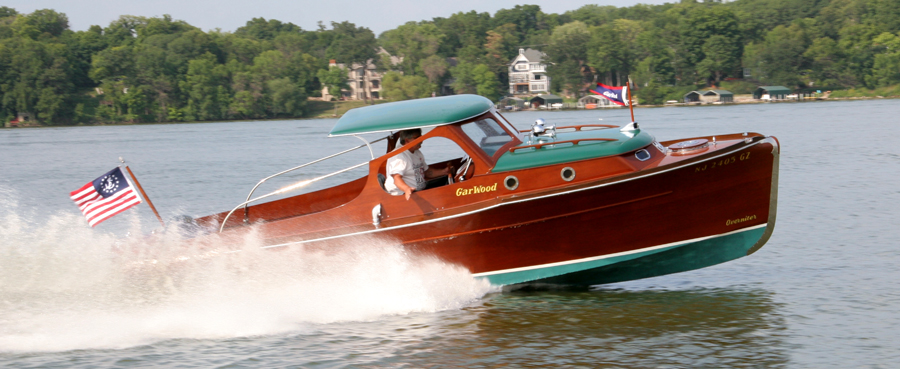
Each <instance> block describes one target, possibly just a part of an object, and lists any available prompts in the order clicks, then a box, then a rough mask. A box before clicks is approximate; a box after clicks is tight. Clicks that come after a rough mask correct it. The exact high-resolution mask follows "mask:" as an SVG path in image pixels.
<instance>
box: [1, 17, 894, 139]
mask: <svg viewBox="0 0 900 369" xmlns="http://www.w3.org/2000/svg"><path fill="white" fill-rule="evenodd" d="M898 32H900V0H737V1H732V2H727V3H721V2H718V1H707V2H697V1H692V0H683V1H681V2H679V3H669V4H663V5H642V4H641V5H635V6H632V7H615V6H597V5H586V6H583V7H581V8H579V9H576V10H572V11H568V12H565V13H562V14H551V13H544V12H543V11H541V8H540V7H539V6H537V5H518V6H515V7H513V8H511V9H501V10H499V11H497V12H496V13H495V14H493V15H491V14H489V13H478V12H475V11H470V12H459V13H456V14H453V15H450V16H449V17H446V18H443V17H438V18H434V19H432V20H426V21H418V22H408V23H406V24H404V25H401V26H399V27H397V28H395V29H392V30H388V31H386V32H383V33H382V34H381V35H378V36H377V37H376V35H375V34H374V33H373V32H372V31H371V30H370V29H368V28H366V27H361V26H357V25H355V24H353V23H350V22H341V23H337V22H332V23H331V25H330V27H328V26H326V25H324V24H321V23H320V24H319V27H318V29H316V30H304V29H302V28H300V27H298V26H296V25H294V24H292V23H284V22H281V21H278V20H274V19H270V20H266V19H262V18H254V19H252V20H250V21H248V22H247V23H246V25H244V26H243V27H240V28H238V29H237V30H235V31H234V32H223V31H219V30H214V31H209V32H204V31H202V30H200V29H198V28H196V27H194V26H191V25H190V24H188V23H186V22H184V21H179V20H174V19H172V18H171V17H170V16H163V17H151V18H148V17H137V16H122V17H120V18H119V19H118V20H116V21H113V22H111V23H110V24H109V25H108V26H106V27H101V26H97V25H95V26H91V27H90V28H89V29H88V30H85V31H72V30H71V29H69V25H68V18H67V17H66V15H65V14H62V13H58V12H56V11H54V10H50V9H43V10H37V11H35V12H33V13H30V14H19V13H18V12H17V11H16V10H15V9H11V8H8V7H0V109H2V112H0V117H5V118H7V119H8V120H11V119H15V117H16V116H17V115H18V114H20V113H28V114H31V116H32V118H33V119H36V120H38V121H39V122H41V123H42V124H93V123H113V122H177V121H195V120H225V119H257V118H277V117H303V116H305V115H307V114H308V107H307V98H308V97H310V96H320V92H321V90H322V89H323V88H328V89H329V90H331V91H334V92H337V91H339V90H340V89H342V88H346V87H347V86H346V82H347V81H346V78H345V76H346V74H345V73H346V72H344V71H340V70H336V69H334V68H329V63H328V61H329V60H331V59H334V60H337V61H338V63H343V64H345V65H348V66H349V65H352V64H354V63H356V64H359V65H363V64H364V63H366V62H367V61H368V60H372V61H373V63H374V64H375V65H376V66H377V68H378V70H380V71H382V72H384V73H385V76H384V79H383V92H382V93H383V96H384V97H385V98H387V99H389V100H403V99H410V98H419V97H426V96H431V95H432V94H433V93H440V91H441V88H440V87H441V86H443V85H445V84H446V85H449V86H450V87H452V89H453V90H454V91H455V92H456V93H475V94H480V95H482V96H486V97H488V98H490V99H492V100H497V99H499V98H500V97H501V96H503V95H505V94H506V93H507V91H508V79H509V76H508V63H509V62H510V60H512V58H514V57H515V55H516V54H517V53H518V49H519V48H527V47H530V48H533V49H537V50H540V51H542V52H544V53H545V54H546V56H547V58H546V60H545V63H546V64H547V65H548V68H547V72H548V74H549V75H550V77H551V79H552V85H551V88H552V89H553V90H554V92H559V93H563V94H565V95H568V96H579V95H583V94H585V93H586V92H587V90H588V89H589V88H590V86H592V85H593V84H594V83H596V82H603V83H606V84H613V85H622V84H624V83H625V81H626V78H627V77H628V76H630V77H631V78H632V79H633V80H634V82H635V84H636V85H637V88H636V93H637V94H638V96H639V97H640V98H641V99H642V101H645V102H650V103H653V102H660V101H662V100H665V99H670V98H677V97H680V96H678V95H679V94H681V93H682V91H684V90H685V89H688V90H689V89H695V88H700V87H703V86H720V85H721V84H722V83H728V82H725V81H733V80H747V81H750V82H752V83H753V84H761V85H784V86H788V87H792V88H829V89H842V88H859V87H866V88H876V87H882V86H890V85H896V84H898V83H900V34H898ZM382 49H384V50H386V51H387V52H388V53H389V54H390V55H393V56H395V57H399V59H396V60H399V62H396V63H395V62H392V61H391V59H390V57H389V55H388V54H386V53H383V52H379V51H380V50H382Z"/></svg>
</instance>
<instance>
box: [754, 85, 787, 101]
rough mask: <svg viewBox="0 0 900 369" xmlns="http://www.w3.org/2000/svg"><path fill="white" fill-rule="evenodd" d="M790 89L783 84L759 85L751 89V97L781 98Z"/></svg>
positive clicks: (762, 98) (764, 98)
mask: <svg viewBox="0 0 900 369" xmlns="http://www.w3.org/2000/svg"><path fill="white" fill-rule="evenodd" d="M790 94H791V90H790V89H788V88H787V87H784V86H759V87H757V88H756V90H754V91H753V98H754V99H757V100H783V99H786V98H787V95H790Z"/></svg>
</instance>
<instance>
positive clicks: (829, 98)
mask: <svg viewBox="0 0 900 369" xmlns="http://www.w3.org/2000/svg"><path fill="white" fill-rule="evenodd" d="M881 99H900V96H875V97H869V96H853V97H827V98H809V99H781V100H769V101H761V100H751V101H746V100H745V101H737V102H730V103H722V102H698V103H675V104H662V105H635V106H634V107H635V108H637V109H640V108H679V107H698V106H728V105H748V104H782V103H809V102H830V101H857V100H881ZM626 108H627V107H624V106H615V107H606V108H595V109H584V108H561V109H534V108H531V109H520V110H515V111H506V112H504V111H501V113H517V112H526V111H541V112H553V111H572V110H605V109H626ZM342 116H343V114H340V115H337V116H323V115H321V114H319V115H314V116H309V117H291V118H262V119H234V120H199V121H189V122H147V123H131V122H122V123H96V124H74V125H43V124H28V125H22V126H18V127H9V126H7V125H6V124H4V125H3V126H0V129H20V128H68V127H105V126H134V125H163V124H203V123H239V122H265V121H283V120H314V119H337V118H340V117H342Z"/></svg>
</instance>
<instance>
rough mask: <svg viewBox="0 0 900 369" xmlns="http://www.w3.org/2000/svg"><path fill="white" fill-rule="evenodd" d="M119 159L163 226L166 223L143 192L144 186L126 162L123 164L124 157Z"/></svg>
mask: <svg viewBox="0 0 900 369" xmlns="http://www.w3.org/2000/svg"><path fill="white" fill-rule="evenodd" d="M119 161H121V162H122V164H123V165H125V170H127V171H128V175H129V176H131V179H132V180H133V181H134V186H135V187H137V189H138V191H140V192H141V196H143V197H144V200H147V205H150V210H153V214H154V215H156V219H159V224H162V226H163V228H165V226H166V223H165V222H163V220H162V217H161V216H159V212H158V211H156V207H155V206H153V202H152V201H150V198H149V197H147V193H146V192H144V188H143V187H141V183H140V182H138V180H137V177H135V176H134V172H132V171H131V168H129V167H128V164H125V159H122V158H121V157H119Z"/></svg>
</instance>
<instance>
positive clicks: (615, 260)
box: [475, 225, 766, 285]
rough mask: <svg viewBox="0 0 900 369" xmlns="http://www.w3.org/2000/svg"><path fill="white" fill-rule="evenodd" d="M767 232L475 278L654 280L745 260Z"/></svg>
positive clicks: (502, 282)
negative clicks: (672, 274) (649, 278)
mask: <svg viewBox="0 0 900 369" xmlns="http://www.w3.org/2000/svg"><path fill="white" fill-rule="evenodd" d="M765 230H766V225H761V226H758V227H753V228H748V229H745V230H741V231H737V232H731V233H726V234H724V235H719V236H714V237H708V238H701V239H698V240H689V241H687V242H683V243H675V244H667V245H663V246H656V247H650V248H647V249H644V250H642V251H638V252H634V253H630V254H624V255H622V254H618V255H614V256H609V257H602V258H596V259H594V258H589V259H582V260H585V261H581V262H568V263H556V264H548V266H544V267H536V268H532V269H526V270H514V271H510V272H499V273H496V274H490V275H486V274H476V275H475V276H476V277H479V278H487V280H488V281H490V282H491V283H492V284H495V285H510V284H518V283H525V282H538V283H540V282H546V283H559V284H575V285H592V284H602V283H613V282H621V281H627V280H633V279H641V278H648V277H655V276H660V275H665V274H670V273H677V272H683V271H688V270H694V269H700V268H704V267H707V266H711V265H715V264H719V263H723V262H726V261H729V260H734V259H737V258H740V257H743V256H746V255H747V252H748V251H749V250H750V248H751V247H753V245H754V244H756V242H757V241H758V240H759V239H760V238H761V237H762V235H763V233H765ZM560 264H561V265H560Z"/></svg>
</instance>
